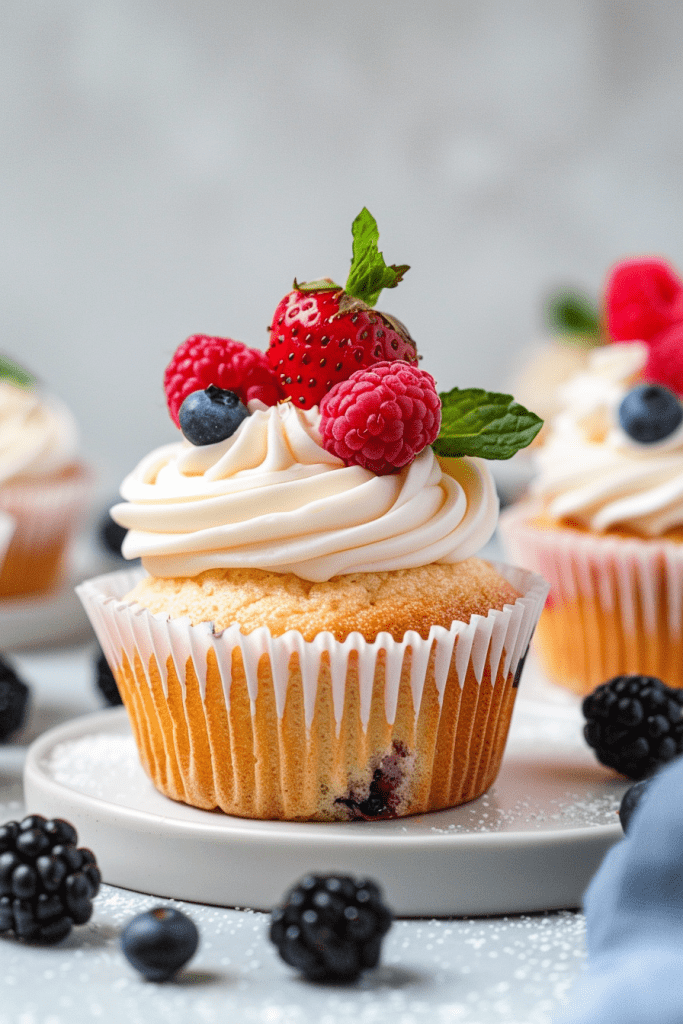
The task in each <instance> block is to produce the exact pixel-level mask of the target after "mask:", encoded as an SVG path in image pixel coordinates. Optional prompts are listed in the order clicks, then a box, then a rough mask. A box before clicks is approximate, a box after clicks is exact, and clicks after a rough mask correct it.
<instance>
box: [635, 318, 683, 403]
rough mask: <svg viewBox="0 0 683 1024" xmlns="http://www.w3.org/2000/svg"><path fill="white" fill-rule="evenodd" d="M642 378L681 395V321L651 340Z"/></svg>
mask: <svg viewBox="0 0 683 1024" xmlns="http://www.w3.org/2000/svg"><path fill="white" fill-rule="evenodd" d="M643 377H644V378H645V380H647V381H651V382H653V383H656V384H663V385H664V386H665V387H667V388H670V389H671V391H674V392H675V393H676V394H677V395H683V320H681V321H680V323H677V324H673V326H671V327H669V328H668V329H667V330H666V331H662V333H661V334H658V335H657V336H656V337H654V338H652V340H651V341H650V343H649V345H648V356H647V363H646V364H645V368H644V369H643Z"/></svg>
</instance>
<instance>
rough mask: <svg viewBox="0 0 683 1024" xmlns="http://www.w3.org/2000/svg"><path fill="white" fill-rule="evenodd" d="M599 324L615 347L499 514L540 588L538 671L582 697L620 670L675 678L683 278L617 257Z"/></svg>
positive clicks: (681, 551)
mask: <svg viewBox="0 0 683 1024" xmlns="http://www.w3.org/2000/svg"><path fill="white" fill-rule="evenodd" d="M606 319H607V324H608V329H609V332H610V337H611V338H613V339H615V340H616V342H617V343H616V344H614V343H613V344H610V345H607V346H605V347H603V348H601V349H596V350H595V351H594V352H593V353H592V354H591V356H590V359H589V363H588V366H587V368H586V370H585V372H583V373H581V374H579V375H578V376H576V377H575V378H574V379H573V380H572V381H571V382H569V383H568V384H567V385H565V387H564V388H563V390H562V392H561V402H562V411H561V412H560V413H559V415H558V416H557V417H556V418H555V419H554V420H553V422H552V424H551V425H550V429H549V432H548V436H547V439H546V443H545V444H544V446H543V448H542V449H541V450H539V452H538V454H537V456H536V465H537V471H538V475H537V477H536V479H535V482H534V483H533V485H532V488H531V495H532V500H531V501H530V502H528V503H523V504H521V505H520V506H518V507H516V508H514V509H511V510H509V511H508V512H506V513H505V514H504V516H503V517H502V518H501V532H502V534H503V537H504V539H505V541H506V548H507V550H508V553H509V555H510V557H511V558H514V559H515V560H517V561H519V563H520V564H522V565H526V566H528V567H529V568H532V569H534V570H536V571H539V572H542V573H543V575H544V576H545V577H546V578H547V579H548V580H549V582H550V586H551V589H550V595H549V599H548V603H547V607H546V610H545V611H544V613H543V615H542V617H541V620H540V623H539V626H538V630H537V632H536V643H537V648H538V653H539V657H540V659H541V662H542V665H543V667H544V669H545V671H546V672H547V674H548V675H549V677H550V678H551V679H552V680H553V681H555V682H558V683H560V684H562V685H565V686H568V687H570V688H571V689H573V690H575V691H576V692H578V693H582V694H583V693H587V692H589V691H590V690H592V689H593V688H594V687H595V686H596V685H598V684H599V683H601V682H603V681H604V680H605V679H607V678H610V677H611V676H614V675H617V674H621V673H626V672H629V673H645V674H649V675H654V676H658V677H660V678H662V679H665V680H666V681H667V682H668V683H669V684H670V685H674V686H683V668H682V667H681V666H683V659H682V657H681V655H683V547H682V546H681V541H682V540H683V425H682V424H683V407H682V406H681V400H680V396H681V394H682V393H683V372H682V371H683V284H682V283H681V282H680V281H679V280H678V278H677V276H676V275H675V274H674V272H673V271H672V270H671V268H669V267H668V265H666V264H664V263H662V261H659V260H640V261H637V260H629V261H625V262H623V263H621V264H619V265H617V267H616V268H615V269H614V270H613V272H612V274H611V275H610V278H609V280H608V284H607V289H606ZM639 336H640V337H642V338H643V339H644V340H634V339H635V338H638V337H639Z"/></svg>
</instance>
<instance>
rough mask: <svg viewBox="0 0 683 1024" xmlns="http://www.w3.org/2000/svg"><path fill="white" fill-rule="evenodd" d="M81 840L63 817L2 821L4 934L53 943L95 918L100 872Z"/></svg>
mask: <svg viewBox="0 0 683 1024" xmlns="http://www.w3.org/2000/svg"><path fill="white" fill-rule="evenodd" d="M77 842H78V835H77V833H76V829H75V828H74V827H73V825H71V824H70V823H69V822H68V821H64V820H63V819H61V818H52V819H50V820H49V821H48V820H47V819H45V818H43V817H42V816H41V815H40V814H32V815H29V817H27V818H24V819H23V821H21V822H17V821H8V822H6V823H5V824H4V825H0V934H2V933H3V932H10V931H13V932H14V934H15V935H16V937H17V938H19V939H24V940H25V941H27V942H40V943H45V944H52V943H55V942H60V941H61V940H62V939H64V938H66V936H67V935H68V934H69V932H70V931H71V928H72V925H74V924H85V923H86V921H88V920H90V915H91V914H92V900H93V899H94V898H95V896H96V895H97V893H98V891H99V888H100V881H101V875H100V872H99V868H98V867H97V862H96V860H95V855H94V854H93V853H92V852H91V851H90V850H86V849H77V848H76V843H77Z"/></svg>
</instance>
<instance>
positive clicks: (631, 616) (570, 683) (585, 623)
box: [500, 505, 683, 694]
mask: <svg viewBox="0 0 683 1024" xmlns="http://www.w3.org/2000/svg"><path fill="white" fill-rule="evenodd" d="M539 512H540V508H537V507H534V506H530V505H526V506H522V505H521V506H519V507H517V508H511V509H508V510H506V511H505V512H504V513H503V514H502V515H501V517H500V532H501V536H502V539H503V543H504V546H505V549H506V553H507V555H508V556H509V557H510V558H512V559H514V560H515V561H516V562H518V563H519V564H520V565H523V566H525V567H527V568H528V569H530V570H532V571H534V572H538V573H541V574H542V575H543V576H544V577H545V579H547V580H548V582H549V584H550V593H549V596H548V602H547V605H546V608H545V610H544V611H543V614H542V615H541V618H540V621H539V624H538V629H537V630H536V635H535V640H534V644H535V647H536V648H537V650H538V655H539V659H540V661H541V664H542V666H543V669H544V671H545V672H546V674H547V675H548V676H549V677H550V679H551V680H552V681H553V682H556V683H559V684H560V685H562V686H566V687H568V688H569V689H572V690H574V691H575V692H577V693H580V694H586V693H589V692H590V691H591V690H593V689H594V688H595V687H596V686H598V685H599V684H600V683H603V682H605V681H606V680H607V679H610V678H612V677H613V676H616V675H621V674H627V673H642V674H644V675H654V676H658V677H659V678H661V679H663V680H664V681H665V682H667V683H668V684H669V685H671V686H683V545H679V544H676V543H674V542H673V541H670V540H649V539H648V540H645V539H642V540H641V539H639V538H636V537H627V536H623V535H616V534H592V533H588V532H583V531H581V530H577V529H573V528H568V527H564V528H563V527H562V526H560V525H558V526H557V527H556V528H554V527H552V526H545V525H543V526H539V525H536V524H535V523H534V521H533V520H534V517H535V516H537V515H538V514H539Z"/></svg>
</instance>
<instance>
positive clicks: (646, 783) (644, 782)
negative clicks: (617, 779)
mask: <svg viewBox="0 0 683 1024" xmlns="http://www.w3.org/2000/svg"><path fill="white" fill-rule="evenodd" d="M651 782H652V779H650V778H648V779H641V780H640V782H634V784H633V785H632V786H631V787H630V788H629V789H627V790H626V792H625V793H624V795H623V797H622V798H621V804H620V805H619V821H620V822H621V827H622V828H623V830H624V832H628V828H629V824H630V822H631V816H632V814H633V812H634V811H635V809H636V807H637V806H638V804H639V803H640V801H641V800H642V799H643V797H644V796H645V794H646V793H647V791H648V789H649V787H650V783H651Z"/></svg>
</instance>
